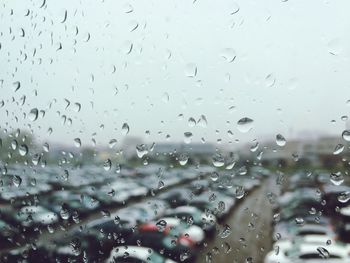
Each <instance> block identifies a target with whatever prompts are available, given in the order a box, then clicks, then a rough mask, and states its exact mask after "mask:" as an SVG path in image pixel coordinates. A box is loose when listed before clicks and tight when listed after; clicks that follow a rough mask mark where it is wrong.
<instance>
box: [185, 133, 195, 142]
mask: <svg viewBox="0 0 350 263" xmlns="http://www.w3.org/2000/svg"><path fill="white" fill-rule="evenodd" d="M192 137H193V134H192V132H184V142H185V143H186V144H189V143H191V141H192Z"/></svg>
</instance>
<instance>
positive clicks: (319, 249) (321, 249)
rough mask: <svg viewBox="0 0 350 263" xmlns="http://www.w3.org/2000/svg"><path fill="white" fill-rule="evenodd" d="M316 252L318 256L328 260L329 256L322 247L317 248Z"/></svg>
mask: <svg viewBox="0 0 350 263" xmlns="http://www.w3.org/2000/svg"><path fill="white" fill-rule="evenodd" d="M317 252H318V254H319V255H320V257H321V258H323V259H326V258H329V256H330V254H329V252H328V250H327V249H325V248H324V247H318V248H317Z"/></svg>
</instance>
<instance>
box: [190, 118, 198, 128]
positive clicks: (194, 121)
mask: <svg viewBox="0 0 350 263" xmlns="http://www.w3.org/2000/svg"><path fill="white" fill-rule="evenodd" d="M196 124H197V123H196V120H195V119H194V118H192V117H191V118H189V119H188V126H190V127H194V126H196Z"/></svg>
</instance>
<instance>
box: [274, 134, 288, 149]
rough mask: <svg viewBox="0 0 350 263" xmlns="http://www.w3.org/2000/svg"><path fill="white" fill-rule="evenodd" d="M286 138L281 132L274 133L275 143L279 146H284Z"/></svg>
mask: <svg viewBox="0 0 350 263" xmlns="http://www.w3.org/2000/svg"><path fill="white" fill-rule="evenodd" d="M286 142H287V141H286V139H285V138H284V137H283V135H282V134H277V135H276V144H277V145H278V146H281V147H283V146H285V145H286Z"/></svg>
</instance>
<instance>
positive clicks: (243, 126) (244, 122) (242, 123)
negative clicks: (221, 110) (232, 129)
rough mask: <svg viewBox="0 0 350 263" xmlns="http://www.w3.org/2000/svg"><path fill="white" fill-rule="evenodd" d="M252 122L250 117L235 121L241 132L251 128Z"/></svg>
mask: <svg viewBox="0 0 350 263" xmlns="http://www.w3.org/2000/svg"><path fill="white" fill-rule="evenodd" d="M253 122H254V121H253V120H252V119H250V118H247V117H245V118H242V119H240V120H239V121H238V122H237V129H238V130H239V131H240V132H242V133H246V132H248V131H250V130H251V129H252V128H253Z"/></svg>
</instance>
